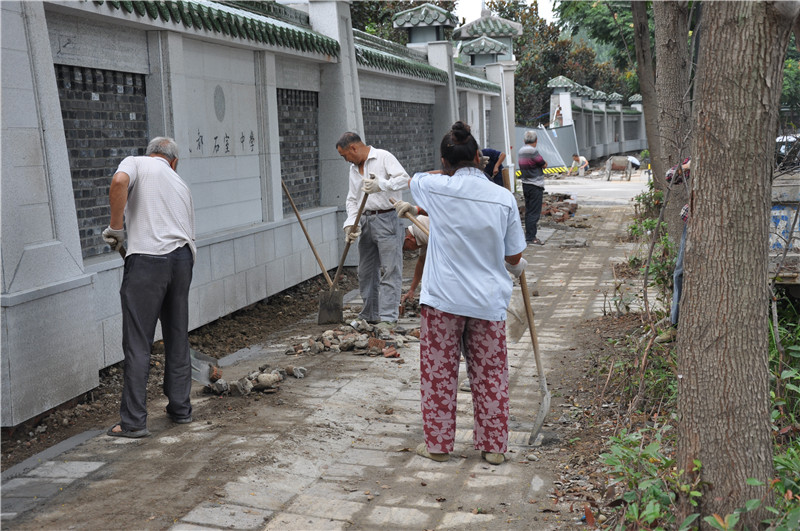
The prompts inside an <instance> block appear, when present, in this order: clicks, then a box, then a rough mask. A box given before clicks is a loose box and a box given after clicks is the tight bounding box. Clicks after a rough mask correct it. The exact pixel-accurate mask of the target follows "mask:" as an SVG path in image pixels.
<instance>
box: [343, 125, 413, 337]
mask: <svg viewBox="0 0 800 531" xmlns="http://www.w3.org/2000/svg"><path fill="white" fill-rule="evenodd" d="M336 150H337V151H338V152H339V155H341V156H342V158H344V159H345V160H346V161H347V162H349V163H350V173H349V190H348V193H347V200H346V202H345V207H346V209H347V220H345V222H344V232H345V237H346V238H347V239H348V241H350V242H351V243H352V242H354V241H356V239H358V253H359V264H358V288H359V291H360V292H361V298H362V299H363V300H364V308H363V309H362V310H361V313H360V314H359V318H361V319H364V320H366V321H368V322H370V323H380V322H384V323H388V324H395V323H396V322H397V316H398V310H399V308H400V295H401V290H402V287H403V248H402V245H403V229H402V226H401V225H400V219H399V218H398V217H397V214H396V213H395V210H394V206H393V203H392V200H394V201H400V200H401V199H402V198H403V194H402V190H404V189H406V188H408V180H409V176H408V173H406V171H405V170H404V169H403V166H401V165H400V163H399V162H398V161H397V159H396V158H395V156H394V155H392V154H391V153H389V152H388V151H386V150H383V149H376V148H374V147H372V146H367V145H365V144H364V142H363V141H362V140H361V137H360V136H358V134H356V133H352V132H347V133H344V134H343V135H342V136H341V138H339V141H338V142H337V143H336ZM372 176H374V178H371V177H372ZM365 192H366V193H368V194H369V196H368V197H367V203H366V205H365V206H364V212H363V213H362V214H361V221H360V223H359V225H360V226H358V227H356V226H354V225H355V219H356V214H357V212H358V207H359V205H360V204H361V200H362V198H363V197H364V193H365ZM359 236H360V238H359Z"/></svg>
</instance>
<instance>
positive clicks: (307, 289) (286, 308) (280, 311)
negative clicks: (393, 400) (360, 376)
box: [2, 256, 414, 470]
mask: <svg viewBox="0 0 800 531" xmlns="http://www.w3.org/2000/svg"><path fill="white" fill-rule="evenodd" d="M413 259H414V258H413V256H409V260H413ZM411 267H412V268H413V262H412V265H411ZM412 271H413V269H412ZM326 286H327V284H326V281H325V279H324V278H322V276H321V275H318V276H316V277H314V278H312V279H309V280H307V281H305V282H303V283H301V284H298V285H297V286H294V287H292V288H289V289H287V290H285V291H282V292H280V293H277V294H275V295H273V296H271V297H269V298H267V299H264V300H263V301H260V302H257V303H255V304H253V305H250V306H248V307H247V308H243V309H241V310H239V311H237V312H234V313H232V314H230V315H227V316H225V317H222V318H220V319H217V320H216V321H214V322H212V323H209V324H207V325H205V326H202V327H200V328H198V329H196V330H194V331H192V332H191V333H190V334H189V342H190V344H191V346H192V348H194V349H195V350H197V351H199V352H202V353H203V354H207V355H209V356H212V357H214V358H218V359H219V358H223V357H225V356H227V355H229V354H232V353H234V352H237V351H239V350H241V349H243V348H245V347H248V346H250V345H253V344H256V343H262V342H265V341H268V340H270V339H271V338H275V337H279V336H280V337H283V336H290V335H293V334H294V333H296V327H297V326H298V322H299V321H300V320H301V319H302V318H303V317H306V316H307V315H309V314H312V313H314V312H316V311H317V310H318V308H319V292H320V291H321V290H322V289H324V288H325V287H326ZM339 286H340V289H341V290H343V291H344V292H345V293H347V292H348V291H350V290H352V289H355V288H356V287H357V286H358V281H357V279H356V268H345V269H344V270H343V273H342V278H341V279H340V280H339ZM303 326H304V329H307V328H308V323H304V324H303ZM326 328H330V326H329V325H328V326H320V332H322V331H323V330H324V329H326ZM309 332H310V331H309ZM163 381H164V345H163V343H162V342H160V341H159V342H157V343H156V344H155V345H153V351H152V356H151V359H150V379H149V380H148V399H149V400H153V399H155V398H157V397H159V396H161V394H162V392H161V386H162V383H163ZM121 394H122V363H121V362H120V363H117V364H115V365H112V366H111V367H107V368H106V369H103V370H102V371H100V385H99V386H98V387H97V388H95V389H93V390H92V391H90V392H89V393H86V394H85V395H84V396H82V397H78V398H76V399H74V400H72V401H71V402H69V403H67V404H63V405H62V406H60V407H57V408H55V409H54V410H51V411H50V412H48V413H44V414H42V415H39V416H38V417H35V418H33V419H31V420H29V421H27V422H24V423H22V424H20V425H19V426H15V427H14V428H3V432H2V470H6V469H7V468H9V467H12V466H14V465H16V464H17V463H20V462H22V461H24V460H25V459H27V458H29V457H31V456H33V455H36V454H37V453H39V452H41V451H42V450H45V449H47V448H50V447H51V446H53V445H55V444H57V443H59V442H61V441H64V440H66V439H68V438H70V437H72V436H74V435H77V434H79V433H83V432H85V431H88V430H97V429H103V428H107V427H108V426H110V425H111V424H112V423H114V422H115V421H116V420H119V401H120V396H121Z"/></svg>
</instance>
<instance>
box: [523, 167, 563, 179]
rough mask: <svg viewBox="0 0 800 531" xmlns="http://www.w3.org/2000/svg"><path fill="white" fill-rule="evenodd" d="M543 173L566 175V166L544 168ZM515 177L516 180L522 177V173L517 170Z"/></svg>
mask: <svg viewBox="0 0 800 531" xmlns="http://www.w3.org/2000/svg"><path fill="white" fill-rule="evenodd" d="M543 171H544V173H566V172H567V167H566V166H556V167H554V168H545V169H544V170H543ZM516 176H517V178H520V177H522V171H520V170H517V171H516Z"/></svg>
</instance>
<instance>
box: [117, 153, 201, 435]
mask: <svg viewBox="0 0 800 531" xmlns="http://www.w3.org/2000/svg"><path fill="white" fill-rule="evenodd" d="M177 168H178V146H177V145H176V144H175V141H174V140H172V139H171V138H166V137H156V138H154V139H153V140H151V141H150V143H149V144H148V145H147V150H146V151H145V156H143V157H126V158H125V159H124V160H123V161H122V162H121V163H120V165H119V167H118V169H117V171H116V172H115V173H114V176H113V177H112V179H111V187H110V188H109V202H110V205H111V220H110V223H109V226H108V228H106V229H105V230H104V231H103V239H104V240H105V241H106V243H108V244H109V245H110V246H111V248H112V249H114V250H115V251H117V250H120V249H121V247H122V245H123V242H124V241H125V231H124V229H123V220H124V221H125V222H126V224H127V228H128V250H127V255H126V257H125V268H124V272H123V274H122V287H121V288H120V291H119V294H120V298H121V300H122V350H123V354H124V356H125V370H124V373H123V374H124V380H123V387H122V400H121V403H120V411H119V412H120V421H119V422H118V423H116V424H115V425H114V426H112V427H111V428H110V429H109V430H108V432H107V433H108V435H111V436H112V437H128V438H139V437H146V436H148V435H150V432H149V431H148V430H147V378H148V374H149V370H150V350H151V348H152V346H153V338H154V335H155V331H156V323H157V321H159V320H160V321H161V331H162V333H163V336H164V349H165V365H164V394H165V395H166V396H167V400H168V402H167V408H166V409H167V415H168V416H169V417H170V419H172V421H173V422H175V423H178V424H186V423H189V422H191V421H192V404H191V402H190V399H189V394H190V391H191V388H192V366H191V359H190V354H189V330H188V329H189V286H190V284H191V283H192V268H193V266H194V258H195V254H196V247H195V243H194V206H193V203H192V193H191V191H190V190H189V186H188V185H187V184H186V183H185V182H184V181H183V180H182V179H181V178H180V176H179V175H178V174H177V173H176V170H177Z"/></svg>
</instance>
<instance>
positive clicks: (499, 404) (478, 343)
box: [420, 306, 508, 453]
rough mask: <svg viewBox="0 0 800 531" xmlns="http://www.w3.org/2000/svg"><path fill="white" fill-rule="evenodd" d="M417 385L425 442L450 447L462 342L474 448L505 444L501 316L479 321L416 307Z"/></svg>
mask: <svg viewBox="0 0 800 531" xmlns="http://www.w3.org/2000/svg"><path fill="white" fill-rule="evenodd" d="M421 315H422V323H421V326H420V390H421V393H422V422H423V428H424V431H425V443H426V444H427V447H428V451H429V452H432V453H450V452H452V451H453V445H454V442H455V433H456V405H457V404H456V393H457V386H458V362H459V358H460V357H461V348H462V341H463V348H464V357H465V358H466V360H467V374H468V375H469V379H470V386H471V388H472V403H473V409H474V419H473V441H474V445H475V449H477V450H483V451H486V452H496V453H505V451H506V450H507V448H508V353H507V352H506V323H505V321H484V320H482V319H473V318H470V317H464V316H461V315H454V314H452V313H447V312H443V311H440V310H437V309H435V308H431V307H430V306H423V307H422V310H421Z"/></svg>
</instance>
